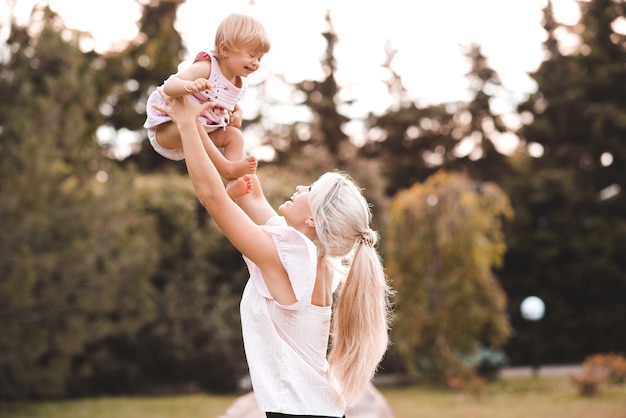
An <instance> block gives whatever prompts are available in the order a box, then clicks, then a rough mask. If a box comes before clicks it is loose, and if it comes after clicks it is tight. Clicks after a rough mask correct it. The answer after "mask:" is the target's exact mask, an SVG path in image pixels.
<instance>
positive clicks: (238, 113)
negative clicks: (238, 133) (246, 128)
mask: <svg viewBox="0 0 626 418" xmlns="http://www.w3.org/2000/svg"><path fill="white" fill-rule="evenodd" d="M229 116H230V118H229V120H230V122H229V123H228V124H229V125H230V126H233V127H235V128H241V123H242V122H243V111H242V110H241V108H240V107H239V105H235V109H234V110H233V111H232V112H229Z"/></svg>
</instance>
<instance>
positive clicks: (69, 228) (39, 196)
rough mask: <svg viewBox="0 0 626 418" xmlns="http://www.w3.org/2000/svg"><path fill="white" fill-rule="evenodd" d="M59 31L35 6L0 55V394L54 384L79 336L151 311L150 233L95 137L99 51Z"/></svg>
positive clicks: (109, 330) (86, 337) (61, 385)
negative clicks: (27, 21)
mask: <svg viewBox="0 0 626 418" xmlns="http://www.w3.org/2000/svg"><path fill="white" fill-rule="evenodd" d="M37 28H39V30H40V32H39V33H35V29H37ZM68 33H72V32H70V31H66V30H65V28H64V27H63V25H62V23H61V21H60V19H59V17H58V15H56V14H55V13H53V12H52V11H51V10H50V9H49V8H47V7H36V8H35V9H34V11H33V14H32V16H31V22H30V24H29V25H28V27H26V28H20V27H17V26H15V25H12V27H11V33H10V36H9V39H8V42H7V45H8V46H9V48H8V52H9V53H8V55H7V56H6V60H4V61H2V62H1V63H0V74H1V77H0V96H1V97H2V98H3V99H2V100H1V101H0V127H1V128H0V129H1V130H0V179H1V180H0V193H1V194H2V196H3V198H2V199H0V230H2V234H0V249H1V250H0V272H1V276H2V280H0V329H2V333H1V334H0V397H1V398H15V397H27V396H61V395H64V394H65V393H66V390H67V387H68V385H69V382H71V381H72V379H73V378H74V377H75V376H76V375H77V374H81V373H86V374H89V373H90V372H89V370H87V369H82V370H77V369H75V363H74V361H73V360H74V359H75V358H76V356H77V355H79V354H80V353H81V352H82V351H83V350H84V347H85V346H87V345H89V344H92V343H94V342H95V341H98V340H101V339H103V338H106V337H107V336H111V335H117V334H124V333H132V331H133V330H136V329H137V328H138V327H140V326H141V324H142V323H143V322H144V321H145V320H146V318H149V317H150V315H151V298H150V296H149V295H150V292H151V289H150V286H149V283H148V282H147V281H146V280H142V279H143V278H145V277H149V275H150V271H149V270H150V269H151V268H153V267H151V264H152V260H153V259H154V251H153V250H152V249H151V248H150V245H149V243H150V242H151V241H152V240H153V236H151V234H150V229H149V228H148V225H147V224H146V223H145V221H144V220H143V219H142V218H141V217H140V216H139V214H138V213H134V212H133V211H132V209H130V208H131V207H132V202H131V201H130V200H128V199H124V198H123V197H124V196H127V197H128V196H130V195H131V194H125V193H128V191H129V190H131V189H130V187H129V186H130V185H129V178H128V177H127V176H123V175H122V173H120V172H119V171H117V170H115V169H114V168H113V167H111V166H110V164H109V162H108V161H107V160H106V159H105V158H104V157H103V156H102V154H101V149H100V147H99V146H98V144H97V143H96V141H95V137H94V134H93V133H94V132H95V130H96V127H97V126H99V125H100V124H101V122H102V117H101V115H100V112H99V106H98V105H99V103H98V100H97V98H98V93H97V88H96V86H97V85H98V82H97V80H96V79H95V77H94V74H96V72H95V71H94V68H93V65H94V63H97V61H98V57H97V56H96V55H95V54H93V53H82V52H81V51H80V49H79V48H78V42H77V39H78V34H76V33H73V35H74V36H73V38H72V39H71V40H70V41H66V40H65V37H66V35H67V34H68ZM111 196H115V198H112V197H111ZM129 277H132V278H133V279H134V280H127V279H128V278H129ZM120 318H124V321H123V322H122V321H120Z"/></svg>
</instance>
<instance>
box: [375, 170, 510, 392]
mask: <svg viewBox="0 0 626 418" xmlns="http://www.w3.org/2000/svg"><path fill="white" fill-rule="evenodd" d="M388 216H389V217H390V219H391V220H390V221H389V227H388V233H387V245H386V257H387V258H386V261H387V270H388V275H389V277H390V278H391V280H392V283H393V286H394V288H395V289H396V290H397V301H396V304H397V308H396V322H395V324H394V327H393V341H394V342H395V344H396V345H397V346H398V350H399V352H400V353H401V355H402V358H403V359H404V361H405V364H406V367H407V369H408V370H409V371H411V372H412V373H414V374H416V375H418V376H420V377H422V378H426V379H428V380H430V381H434V382H437V383H446V382H447V379H449V378H452V377H458V376H459V375H462V374H463V373H464V370H466V366H465V365H464V364H463V360H464V359H466V358H467V357H469V356H471V355H473V354H475V353H476V352H477V351H478V349H479V348H480V347H481V346H489V347H494V348H497V347H500V346H501V345H502V344H503V343H505V342H506V340H507V338H508V336H509V334H510V331H511V330H510V325H509V320H508V317H507V314H506V296H505V294H504V292H503V291H502V289H501V288H500V285H499V283H498V281H497V279H496V278H495V277H494V275H493V272H492V269H493V268H494V267H497V266H499V265H500V264H501V263H502V258H503V255H504V252H505V243H504V235H503V233H502V221H503V220H504V219H506V218H509V217H510V216H512V211H511V207H510V205H509V202H508V199H507V197H506V195H505V194H504V193H503V192H502V191H501V190H500V189H499V188H498V187H497V186H496V185H495V184H493V183H475V182H473V181H472V180H471V179H469V178H468V177H466V176H463V175H460V174H449V173H445V172H443V171H440V172H438V173H436V174H434V175H433V176H431V177H430V178H429V179H427V181H426V182H424V183H423V184H415V185H414V186H412V187H411V188H410V189H407V190H404V191H402V192H400V193H398V194H397V196H396V197H394V198H393V199H392V202H391V204H390V207H389V213H388Z"/></svg>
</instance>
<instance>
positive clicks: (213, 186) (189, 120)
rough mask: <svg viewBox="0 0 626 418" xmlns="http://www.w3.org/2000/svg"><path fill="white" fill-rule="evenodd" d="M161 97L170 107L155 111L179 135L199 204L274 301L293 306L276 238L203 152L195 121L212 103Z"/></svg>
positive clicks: (158, 108) (183, 98)
mask: <svg viewBox="0 0 626 418" xmlns="http://www.w3.org/2000/svg"><path fill="white" fill-rule="evenodd" d="M161 95H162V96H163V98H164V99H165V101H166V102H167V103H168V104H169V107H168V108H162V107H156V108H157V110H160V111H162V112H165V113H167V114H168V115H170V117H171V118H172V121H174V123H175V124H176V126H177V128H178V131H179V132H180V137H181V141H182V144H183V152H184V153H185V162H186V164H187V170H188V172H189V178H190V179H191V183H192V184H193V187H194V189H195V191H196V195H197V196H198V199H199V200H200V203H202V205H203V206H204V207H205V208H206V210H207V212H208V213H209V214H210V215H211V217H212V218H213V220H214V221H215V223H216V224H217V226H218V227H219V228H220V229H221V230H222V232H223V233H224V235H225V236H226V237H227V238H228V240H229V241H230V242H231V243H232V244H233V245H234V246H235V247H236V248H237V249H238V250H239V251H240V252H241V253H242V254H243V255H245V256H246V257H248V258H249V259H250V260H252V261H253V262H254V263H255V264H256V265H257V266H259V268H260V269H261V271H262V272H263V277H264V278H265V281H266V284H267V287H268V289H269V291H270V293H271V294H272V296H273V297H274V299H276V300H277V301H278V302H279V303H282V304H290V303H294V302H295V295H294V293H293V289H292V288H291V283H290V282H289V278H288V276H287V272H286V271H285V269H284V267H283V265H282V263H281V261H280V259H279V257H278V253H277V251H276V247H275V245H274V240H273V238H272V237H271V235H270V234H269V233H268V232H267V231H265V230H263V229H262V228H261V227H260V226H258V225H257V224H256V223H255V222H253V220H252V219H251V218H250V216H248V215H247V214H246V213H245V212H244V211H243V210H242V209H241V208H240V207H239V206H238V205H237V204H236V203H235V202H233V200H232V199H231V198H230V197H229V196H228V194H227V193H226V190H225V188H224V183H223V182H222V179H221V177H220V175H219V173H218V171H217V169H216V168H215V166H214V165H213V163H212V162H211V160H210V159H209V157H208V155H207V153H206V151H205V149H204V146H203V144H202V140H201V139H200V134H199V133H198V129H197V126H196V118H197V117H198V115H199V113H200V112H201V111H202V110H203V109H204V108H206V107H208V106H209V105H210V103H205V104H204V105H196V104H194V103H192V102H191V100H187V97H186V96H182V97H180V98H170V97H167V96H165V95H163V93H162V92H161ZM268 206H269V204H268Z"/></svg>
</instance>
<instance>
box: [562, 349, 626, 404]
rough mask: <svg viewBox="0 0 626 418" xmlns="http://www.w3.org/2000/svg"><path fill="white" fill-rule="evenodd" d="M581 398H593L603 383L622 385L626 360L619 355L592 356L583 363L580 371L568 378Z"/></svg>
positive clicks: (625, 371) (624, 378) (625, 372)
mask: <svg viewBox="0 0 626 418" xmlns="http://www.w3.org/2000/svg"><path fill="white" fill-rule="evenodd" d="M570 380H571V382H572V383H573V384H574V385H575V386H576V387H578V391H579V393H580V394H581V395H583V396H595V395H597V394H598V392H599V389H600V385H601V384H604V383H607V382H608V383H612V384H623V383H624V381H625V380H626V358H624V356H623V355H621V354H613V353H608V354H594V355H592V356H589V357H587V358H586V359H585V361H584V362H583V367H582V370H581V371H580V372H578V373H575V374H572V375H571V376H570Z"/></svg>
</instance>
